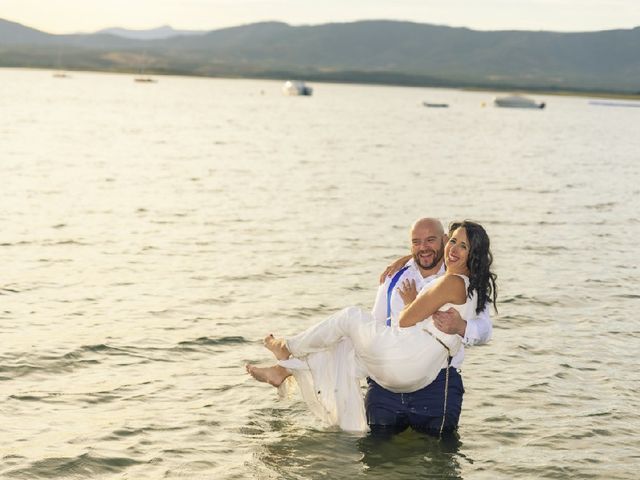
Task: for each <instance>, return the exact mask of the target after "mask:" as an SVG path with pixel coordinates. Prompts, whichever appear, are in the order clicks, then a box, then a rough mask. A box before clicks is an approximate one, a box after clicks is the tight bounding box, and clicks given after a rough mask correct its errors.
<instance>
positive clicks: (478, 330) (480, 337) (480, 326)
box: [462, 306, 493, 347]
mask: <svg viewBox="0 0 640 480" xmlns="http://www.w3.org/2000/svg"><path fill="white" fill-rule="evenodd" d="M492 333H493V324H492V323H491V316H490V315H489V308H488V306H485V308H484V310H483V311H482V312H480V313H479V314H478V315H477V316H476V317H474V318H472V319H471V320H469V321H467V328H466V330H465V332H464V337H463V339H462V341H463V342H464V345H466V346H469V347H470V346H472V345H482V344H484V343H487V342H489V340H491V335H492Z"/></svg>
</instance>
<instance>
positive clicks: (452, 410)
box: [365, 368, 464, 435]
mask: <svg viewBox="0 0 640 480" xmlns="http://www.w3.org/2000/svg"><path fill="white" fill-rule="evenodd" d="M445 374H446V369H442V370H440V373H439V374H438V376H437V377H436V379H435V380H434V381H433V382H432V383H430V384H429V385H427V386H426V387H424V388H422V389H420V390H418V391H415V392H411V393H393V392H390V391H389V390H385V389H384V388H382V387H381V386H380V385H378V384H377V383H376V382H374V381H373V380H371V379H370V378H368V379H367V382H368V383H369V387H368V388H367V395H366V397H365V407H366V410H367V423H368V424H369V428H370V429H371V432H372V433H399V432H402V431H403V430H405V429H407V428H408V427H411V428H412V429H414V430H416V431H419V432H422V433H427V434H430V435H438V434H439V433H440V426H441V425H442V416H443V415H442V414H443V412H444V386H445ZM448 390H449V391H448V398H447V411H446V415H445V421H444V428H443V433H445V432H446V433H451V432H454V431H455V430H456V429H457V428H458V420H459V419H460V411H461V410H462V396H463V395H464V386H463V385H462V377H461V376H460V373H459V372H458V371H457V370H456V369H455V368H450V369H449V389H448Z"/></svg>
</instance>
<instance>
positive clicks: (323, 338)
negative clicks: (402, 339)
mask: <svg viewBox="0 0 640 480" xmlns="http://www.w3.org/2000/svg"><path fill="white" fill-rule="evenodd" d="M372 321H373V318H372V317H371V313H370V312H368V311H366V310H363V309H361V308H358V307H347V308H345V309H342V310H340V311H339V312H337V313H334V314H333V315H331V316H330V317H328V318H326V319H325V320H323V321H321V322H319V323H316V324H315V325H313V326H312V327H309V328H308V329H306V330H305V331H304V332H302V333H299V334H298V335H295V336H293V337H290V338H288V339H286V341H285V344H284V346H285V348H286V351H287V352H290V354H291V355H293V356H294V357H297V358H301V357H304V356H305V355H309V354H310V353H314V352H320V351H323V350H327V349H329V348H331V347H333V346H335V345H336V344H337V343H338V342H339V341H340V340H342V339H343V338H349V339H350V340H351V342H352V344H353V346H354V348H355V349H356V352H357V351H358V350H359V346H360V344H361V343H362V341H363V340H365V343H367V341H368V338H369V335H367V325H369V324H370V322H372ZM267 348H268V347H267Z"/></svg>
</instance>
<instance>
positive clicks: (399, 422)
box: [365, 218, 492, 435]
mask: <svg viewBox="0 0 640 480" xmlns="http://www.w3.org/2000/svg"><path fill="white" fill-rule="evenodd" d="M447 241H448V237H447V235H446V233H445V231H444V229H443V227H442V223H440V221H438V220H436V219H434V218H421V219H419V220H417V221H416V222H415V223H414V224H413V225H412V226H411V230H410V246H411V255H409V256H407V257H405V258H404V259H403V260H404V261H405V264H404V267H403V268H402V269H401V270H400V271H398V272H397V273H395V274H394V275H391V276H385V279H384V282H383V283H381V285H380V287H379V288H378V294H377V296H376V302H375V304H374V306H373V311H372V314H373V316H374V318H375V319H376V320H377V321H379V322H385V323H387V325H390V324H392V323H393V322H396V323H397V322H398V317H399V315H400V311H401V310H402V309H403V308H404V302H403V300H402V298H401V297H400V294H399V293H398V291H397V288H398V287H400V286H402V285H406V284H407V283H408V282H415V284H416V288H417V290H418V291H420V290H421V289H422V287H423V286H424V285H426V284H427V283H429V282H430V281H432V280H434V279H435V278H437V277H439V276H440V275H443V274H444V259H443V256H444V245H445V242H447ZM433 319H434V324H435V326H436V327H437V328H439V329H440V330H442V331H443V332H445V333H450V334H458V335H460V337H462V339H463V343H464V345H480V344H483V343H487V342H488V341H489V340H490V339H491V332H492V324H491V318H490V317H489V313H488V310H487V308H485V310H484V311H483V312H481V313H480V314H479V315H478V316H477V317H476V318H474V319H472V320H470V321H469V322H465V321H464V320H463V319H462V318H461V317H460V315H459V314H458V312H456V311H455V310H454V309H453V308H452V309H450V310H449V311H447V312H436V313H435V314H434V315H433ZM463 359H464V348H461V349H460V351H459V352H458V353H457V354H456V355H455V356H454V357H453V359H452V360H451V364H450V368H449V379H448V388H447V402H446V410H445V402H444V399H445V383H446V370H447V369H442V370H441V371H440V374H439V375H438V377H437V378H436V379H435V380H434V381H433V382H432V383H430V384H429V385H427V386H426V387H425V388H423V389H421V390H418V391H416V392H411V393H393V392H390V391H388V390H386V389H384V388H382V387H381V386H380V385H378V384H377V383H376V382H374V381H373V380H371V379H370V378H368V379H367V382H368V389H367V395H366V398H365V407H366V411H367V423H368V424H369V428H370V429H371V431H372V433H398V432H401V431H403V430H405V429H406V428H408V427H411V428H413V429H414V430H417V431H420V432H424V433H428V434H432V435H437V434H439V433H440V432H443V433H451V432H453V431H455V430H456V429H457V427H458V420H459V418H460V411H461V409H462V397H463V395H464V386H463V383H462V377H461V375H460V367H461V365H462V361H463ZM445 411H446V414H444V415H443V413H444V412H445ZM443 417H444V422H443Z"/></svg>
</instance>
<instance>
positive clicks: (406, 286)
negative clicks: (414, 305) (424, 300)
mask: <svg viewBox="0 0 640 480" xmlns="http://www.w3.org/2000/svg"><path fill="white" fill-rule="evenodd" d="M398 293H399V294H400V297H401V298H402V301H403V302H404V304H405V305H409V304H410V303H411V302H413V301H414V300H415V299H416V297H417V296H418V290H417V289H416V281H415V280H404V281H403V282H402V285H400V286H399V287H398Z"/></svg>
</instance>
